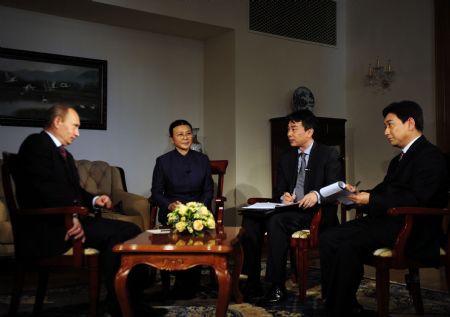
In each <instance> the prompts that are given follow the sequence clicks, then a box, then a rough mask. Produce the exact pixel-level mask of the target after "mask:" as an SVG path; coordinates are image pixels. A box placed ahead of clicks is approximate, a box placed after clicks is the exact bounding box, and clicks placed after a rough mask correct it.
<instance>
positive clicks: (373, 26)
mask: <svg viewBox="0 0 450 317" xmlns="http://www.w3.org/2000/svg"><path fill="white" fill-rule="evenodd" d="M94 2H102V3H105V4H109V5H114V6H115V5H117V6H119V7H125V8H129V9H134V10H140V11H144V12H151V13H155V14H161V15H165V16H169V17H175V18H180V19H186V20H191V21H196V22H200V23H209V24H213V25H219V26H222V27H227V28H230V29H232V30H233V31H232V32H230V33H229V34H226V35H224V34H222V35H219V36H217V38H213V39H208V40H206V42H205V43H201V42H197V41H192V40H188V39H183V38H176V37H170V36H162V35H156V34H152V33H148V32H139V31H133V30H129V29H123V28H116V27H111V26H106V25H99V24H94V23H87V22H81V21H76V20H70V19H63V18H57V17H51V16H45V15H41V14H36V13H26V12H24V11H17V10H11V9H6V8H3V7H0V41H1V42H0V45H2V46H7V47H8V46H10V47H14V48H19V49H30V50H41V51H47V52H52V53H60V54H68V55H75V56H84V57H91V58H103V59H107V60H108V61H109V75H108V79H109V82H108V85H109V86H108V88H109V92H108V102H109V105H108V130H107V131H92V130H85V131H82V132H83V136H82V138H81V139H80V140H78V141H77V143H76V144H74V146H73V149H72V150H73V151H74V152H75V155H76V156H77V157H80V158H81V157H83V158H89V159H94V158H98V159H105V160H107V161H109V162H112V163H114V164H118V165H122V166H124V167H125V169H126V172H127V176H128V182H129V185H130V186H129V187H130V190H133V191H136V192H138V193H148V187H149V183H150V176H151V173H152V169H153V165H154V159H155V157H156V156H157V155H159V154H161V153H162V152H164V151H165V150H166V149H167V145H168V143H167V138H166V137H167V132H166V130H167V125H168V123H169V122H170V121H171V120H172V119H174V118H175V117H178V116H183V117H185V118H187V119H188V120H191V121H192V123H193V124H194V126H198V127H200V128H201V130H200V142H203V143H204V146H205V149H206V152H207V153H208V154H209V155H210V158H212V159H228V160H230V168H229V170H228V175H227V177H226V179H225V193H226V194H227V196H228V197H229V199H228V201H227V203H226V208H228V209H230V210H228V214H227V217H231V218H234V220H235V222H239V219H238V217H237V216H236V213H235V212H234V211H235V210H234V207H235V206H239V205H241V204H243V203H244V202H245V200H246V199H247V198H248V197H250V196H268V195H270V194H271V184H270V182H271V175H270V129H269V118H271V117H277V116H284V115H286V114H287V113H289V112H290V105H291V99H292V93H293V91H294V90H295V88H297V87H299V86H306V87H309V88H310V89H311V90H312V91H313V93H314V95H315V98H316V110H315V112H316V114H317V115H319V116H326V117H340V118H346V119H347V124H346V126H347V130H346V132H347V159H348V160H347V174H348V176H349V180H355V179H357V180H362V181H363V184H362V185H363V187H370V186H372V185H374V184H375V183H376V182H378V181H379V180H380V179H381V177H382V176H383V175H384V173H385V168H386V164H387V162H388V160H389V159H390V158H391V157H392V156H393V155H394V154H395V152H396V151H395V150H394V149H392V148H390V147H389V145H388V144H387V142H386V140H385V139H384V137H383V134H382V118H381V115H380V111H381V109H382V108H383V107H384V106H386V105H387V104H388V103H390V102H391V101H394V100H401V99H413V100H416V101H418V102H419V103H420V104H421V105H422V106H423V107H424V109H425V120H426V130H425V132H426V134H427V135H428V136H429V138H430V139H431V140H432V141H434V139H435V137H434V134H435V132H434V122H435V120H434V57H433V56H434V55H433V54H434V43H433V2H432V1H430V0H396V1H389V0H337V30H338V39H337V46H336V47H329V46H324V45H317V44H313V43H307V42H301V41H294V40H288V39H282V38H277V37H272V36H267V35H262V34H258V33H253V32H250V31H249V30H248V18H247V16H248V2H247V1H246V0H214V1H210V0H194V1H180V0H164V1H163V0H127V1H124V0H97V1H94ZM7 13H8V14H7ZM11 30H14V31H13V32H11ZM377 56H380V58H381V59H386V58H391V59H392V63H393V67H394V70H395V71H396V72H397V77H396V81H395V83H394V85H393V87H392V90H391V91H388V92H386V93H384V94H373V93H372V91H371V90H370V89H368V88H367V87H365V86H364V84H363V80H364V75H365V74H366V72H367V66H368V63H369V62H374V61H375V59H376V57H377ZM223 73H224V74H225V76H222V77H221V75H222V74H223ZM205 80H208V82H207V83H205ZM223 85H225V86H223ZM216 92H220V93H218V95H217V98H216V99H214V95H215V94H216ZM206 101H207V102H206ZM226 107H229V111H227V110H228V109H227V108H226ZM224 126H226V127H228V128H229V129H231V130H227V129H224ZM30 130H31V129H28V128H18V127H0V133H1V136H0V149H1V150H3V149H7V150H16V149H17V147H18V144H19V140H22V139H23V137H24V136H25V135H27V134H28V133H29V132H30ZM203 133H205V134H203ZM6 134H7V135H6ZM203 136H205V138H203ZM115 140H120V141H121V142H116V141H115ZM130 140H131V141H130ZM98 144H104V145H102V146H101V147H99V146H97V145H98ZM116 144H119V146H115V145H116ZM136 144H139V146H143V147H144V148H143V149H139V150H137V151H136V149H137V145H136ZM234 191H236V195H234V194H235V193H234ZM226 220H227V219H226ZM229 220H231V221H232V220H233V219H229Z"/></svg>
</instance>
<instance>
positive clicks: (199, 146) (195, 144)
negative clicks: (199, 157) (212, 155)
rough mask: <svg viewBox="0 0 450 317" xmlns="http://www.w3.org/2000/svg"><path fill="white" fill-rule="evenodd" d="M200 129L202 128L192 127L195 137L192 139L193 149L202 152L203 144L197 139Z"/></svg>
mask: <svg viewBox="0 0 450 317" xmlns="http://www.w3.org/2000/svg"><path fill="white" fill-rule="evenodd" d="M199 130H200V128H193V129H192V138H193V139H192V145H191V150H194V151H197V152H200V153H202V152H203V150H202V144H201V143H200V142H198V139H197V134H198V131H199Z"/></svg>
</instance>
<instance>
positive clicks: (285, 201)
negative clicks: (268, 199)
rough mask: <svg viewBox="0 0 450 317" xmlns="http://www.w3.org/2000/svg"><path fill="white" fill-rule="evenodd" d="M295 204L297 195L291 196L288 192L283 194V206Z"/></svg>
mask: <svg viewBox="0 0 450 317" xmlns="http://www.w3.org/2000/svg"><path fill="white" fill-rule="evenodd" d="M293 202H295V194H292V195H291V194H290V193H288V192H285V193H284V194H283V204H290V203H293Z"/></svg>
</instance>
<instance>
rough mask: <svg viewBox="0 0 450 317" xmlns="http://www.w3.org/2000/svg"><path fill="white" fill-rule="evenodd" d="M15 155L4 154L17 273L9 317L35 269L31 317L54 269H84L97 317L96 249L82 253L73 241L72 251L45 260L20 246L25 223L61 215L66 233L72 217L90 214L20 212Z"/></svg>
mask: <svg viewBox="0 0 450 317" xmlns="http://www.w3.org/2000/svg"><path fill="white" fill-rule="evenodd" d="M15 162H16V155H15V154H10V153H6V152H4V153H3V165H2V183H3V189H4V194H5V200H6V205H7V206H8V209H9V216H10V220H11V225H12V233H13V236H14V241H15V258H16V267H15V268H16V271H15V275H14V286H13V292H12V296H11V303H10V308H9V316H16V315H17V310H18V308H19V304H20V297H21V293H22V288H23V281H24V274H25V270H26V269H33V270H35V269H37V270H38V272H39V280H38V287H37V291H36V299H35V303H34V307H33V315H38V314H39V313H40V311H41V310H42V306H43V301H44V297H45V293H46V288H47V280H48V274H49V272H50V270H51V269H53V268H55V267H68V268H76V269H80V268H83V269H86V270H87V271H88V273H89V303H90V305H89V315H90V316H92V317H94V316H96V315H97V303H98V297H99V272H98V263H99V258H98V251H97V250H95V249H84V248H83V245H82V243H81V241H72V248H71V249H70V250H69V251H67V252H66V253H65V254H61V255H57V256H47V257H39V258H35V257H31V256H29V255H28V254H27V251H26V250H25V249H24V248H23V246H22V241H24V239H29V238H30V237H27V235H26V232H25V231H24V228H23V224H24V222H25V221H27V220H28V221H30V219H31V221H32V219H36V218H37V217H42V216H45V217H52V216H59V217H60V216H61V215H64V220H65V226H66V229H69V228H70V227H71V226H72V215H73V214H74V213H76V214H78V215H80V216H84V215H87V214H88V213H89V211H88V209H86V208H84V207H65V208H41V209H26V210H25V209H19V208H18V206H17V204H16V198H15V189H14V188H15V187H14V174H15V169H16V167H15Z"/></svg>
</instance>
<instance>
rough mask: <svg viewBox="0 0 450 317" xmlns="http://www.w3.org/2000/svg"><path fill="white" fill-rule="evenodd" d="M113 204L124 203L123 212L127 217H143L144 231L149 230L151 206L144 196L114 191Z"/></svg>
mask: <svg viewBox="0 0 450 317" xmlns="http://www.w3.org/2000/svg"><path fill="white" fill-rule="evenodd" d="M112 199H113V204H117V203H118V202H120V201H121V202H122V209H123V210H122V211H123V213H124V214H125V215H129V216H141V217H142V223H143V225H144V230H147V229H148V224H149V221H150V204H149V202H148V200H147V198H145V197H144V196H140V195H137V194H133V193H128V192H126V191H123V190H114V191H113V193H112Z"/></svg>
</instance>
